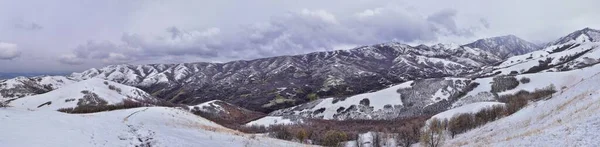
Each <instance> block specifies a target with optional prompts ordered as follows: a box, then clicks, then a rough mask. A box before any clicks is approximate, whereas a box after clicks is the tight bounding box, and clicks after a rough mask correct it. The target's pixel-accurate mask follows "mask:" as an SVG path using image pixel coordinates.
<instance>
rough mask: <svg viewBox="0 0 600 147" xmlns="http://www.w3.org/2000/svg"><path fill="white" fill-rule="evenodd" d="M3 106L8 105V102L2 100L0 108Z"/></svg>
mask: <svg viewBox="0 0 600 147" xmlns="http://www.w3.org/2000/svg"><path fill="white" fill-rule="evenodd" d="M3 107H8V104H7V103H6V102H0V108H3Z"/></svg>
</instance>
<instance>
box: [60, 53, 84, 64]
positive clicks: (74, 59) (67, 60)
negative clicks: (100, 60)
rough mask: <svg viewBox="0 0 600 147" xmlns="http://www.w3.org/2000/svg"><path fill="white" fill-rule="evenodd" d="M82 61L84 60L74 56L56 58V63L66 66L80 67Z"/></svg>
mask: <svg viewBox="0 0 600 147" xmlns="http://www.w3.org/2000/svg"><path fill="white" fill-rule="evenodd" d="M84 60H85V59H83V58H79V57H77V56H76V55H74V54H66V55H62V56H60V57H59V58H58V62H60V63H62V64H67V65H81V64H83V63H84Z"/></svg>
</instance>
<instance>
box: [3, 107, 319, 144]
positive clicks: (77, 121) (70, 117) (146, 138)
mask: <svg viewBox="0 0 600 147" xmlns="http://www.w3.org/2000/svg"><path fill="white" fill-rule="evenodd" d="M0 112H1V113H2V117H0V122H2V123H1V124H2V125H0V130H2V133H0V144H1V146H49V147H59V146H88V147H96V146H98V147H100V146H143V147H149V146H211V147H213V146H232V147H234V146H235V147H237V146H247V147H264V146H297V147H301V146H302V147H304V146H311V145H306V144H300V143H296V142H291V141H283V140H278V139H273V138H269V137H266V136H263V135H252V134H244V133H241V132H238V131H235V130H231V129H228V128H225V127H222V126H220V125H218V124H216V123H214V122H211V121H209V120H207V119H204V118H202V117H198V116H196V115H194V114H192V113H190V112H188V111H185V110H180V109H175V108H164V107H142V108H134V109H126V110H116V111H108V112H101V113H93V114H65V113H61V112H57V111H29V110H27V109H23V108H16V107H9V108H0Z"/></svg>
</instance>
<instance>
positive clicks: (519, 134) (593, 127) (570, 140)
mask: <svg viewBox="0 0 600 147" xmlns="http://www.w3.org/2000/svg"><path fill="white" fill-rule="evenodd" d="M573 72H579V74H578V75H577V74H563V75H562V76H560V75H552V76H550V75H548V76H543V77H540V80H541V79H543V81H547V82H555V83H558V84H560V85H563V86H561V87H562V88H561V89H560V90H559V92H558V93H557V94H555V95H554V96H552V98H550V99H548V100H542V101H538V102H533V103H530V104H529V105H528V106H527V107H525V108H523V109H521V110H520V111H518V112H516V113H515V114H513V115H510V116H507V117H505V118H502V119H499V120H497V121H494V122H491V123H488V124H486V125H483V126H482V127H478V128H475V129H473V130H471V131H469V132H466V133H464V134H461V135H458V136H456V138H454V139H450V140H448V141H446V142H445V144H446V146H597V145H598V144H600V140H598V137H600V136H599V134H598V132H600V126H599V125H598V124H600V115H599V114H600V113H599V112H600V97H599V96H598V95H600V85H598V81H600V68H598V67H594V68H593V69H588V68H586V69H582V70H576V71H570V73H573ZM567 73H569V72H567ZM532 78H533V77H532ZM544 78H545V79H544ZM522 88H525V87H522Z"/></svg>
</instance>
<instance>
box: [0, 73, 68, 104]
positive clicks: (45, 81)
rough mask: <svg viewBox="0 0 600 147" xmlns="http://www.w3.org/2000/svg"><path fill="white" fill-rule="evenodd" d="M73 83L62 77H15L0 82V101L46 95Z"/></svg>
mask: <svg viewBox="0 0 600 147" xmlns="http://www.w3.org/2000/svg"><path fill="white" fill-rule="evenodd" d="M74 82H75V81H74V80H72V79H70V78H67V77H64V76H40V77H32V78H27V77H17V78H12V79H4V80H0V101H5V100H9V99H14V98H21V97H25V96H31V95H36V94H42V93H46V92H48V91H52V90H54V89H57V88H60V87H62V86H64V85H68V84H71V83H74Z"/></svg>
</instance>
